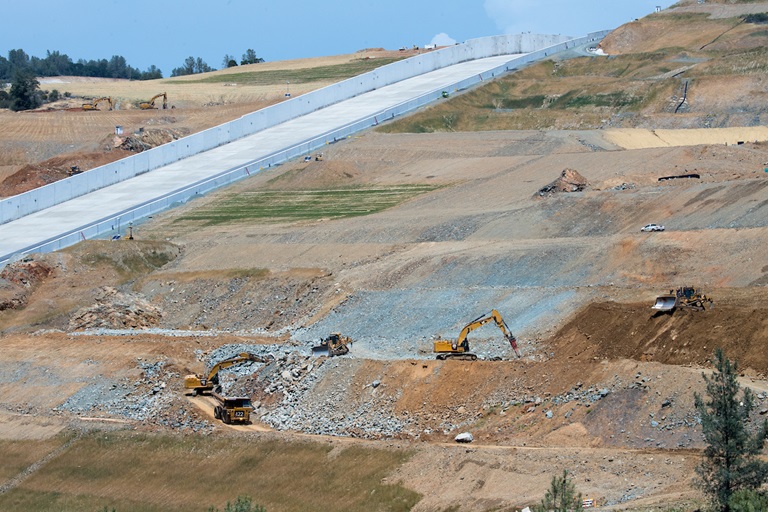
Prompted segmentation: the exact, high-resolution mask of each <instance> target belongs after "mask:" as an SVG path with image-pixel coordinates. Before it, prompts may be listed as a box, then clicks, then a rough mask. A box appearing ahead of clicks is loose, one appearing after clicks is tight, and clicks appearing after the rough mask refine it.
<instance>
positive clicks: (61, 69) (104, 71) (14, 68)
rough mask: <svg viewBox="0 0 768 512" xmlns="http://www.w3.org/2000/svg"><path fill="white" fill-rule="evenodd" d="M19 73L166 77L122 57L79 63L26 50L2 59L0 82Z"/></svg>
mask: <svg viewBox="0 0 768 512" xmlns="http://www.w3.org/2000/svg"><path fill="white" fill-rule="evenodd" d="M16 73H24V74H27V75H33V76H88V77H99V78H126V79H128V80H154V79H156V78H163V73H162V71H160V70H159V69H158V68H157V67H156V66H155V65H154V64H153V65H152V66H150V67H149V68H148V69H147V70H146V71H140V70H139V69H137V68H134V67H131V66H129V65H128V63H127V62H126V60H125V57H123V56H121V55H113V56H112V58H110V59H109V60H107V59H99V60H85V59H79V60H78V61H77V62H75V61H73V60H72V58H71V57H70V56H69V55H67V54H66V53H60V52H58V51H53V52H52V51H50V50H48V51H47V52H46V56H45V57H44V58H40V57H35V56H30V55H28V54H27V53H26V52H25V51H24V50H22V49H15V50H9V51H8V57H7V58H6V57H3V56H0V80H12V79H13V78H14V77H15V76H16Z"/></svg>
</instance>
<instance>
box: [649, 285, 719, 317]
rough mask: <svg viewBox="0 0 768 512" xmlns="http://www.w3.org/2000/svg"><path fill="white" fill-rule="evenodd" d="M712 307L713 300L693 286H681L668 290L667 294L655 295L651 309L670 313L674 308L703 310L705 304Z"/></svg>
mask: <svg viewBox="0 0 768 512" xmlns="http://www.w3.org/2000/svg"><path fill="white" fill-rule="evenodd" d="M707 303H709V306H710V307H712V305H713V304H714V302H713V301H712V299H711V298H709V297H707V296H706V295H704V294H703V293H701V292H700V291H699V290H698V289H697V288H695V287H693V286H681V287H680V288H678V289H677V290H669V293H668V294H665V295H659V296H658V297H656V301H655V302H654V304H653V306H651V309H655V310H656V311H660V312H662V313H672V312H673V311H674V310H675V309H678V308H684V309H689V310H693V311H704V310H705V309H706V305H707Z"/></svg>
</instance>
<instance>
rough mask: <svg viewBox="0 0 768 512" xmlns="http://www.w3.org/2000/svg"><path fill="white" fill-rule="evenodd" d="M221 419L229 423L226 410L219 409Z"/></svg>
mask: <svg viewBox="0 0 768 512" xmlns="http://www.w3.org/2000/svg"><path fill="white" fill-rule="evenodd" d="M221 421H223V422H224V423H226V424H227V425H229V423H230V418H229V413H228V412H227V411H221Z"/></svg>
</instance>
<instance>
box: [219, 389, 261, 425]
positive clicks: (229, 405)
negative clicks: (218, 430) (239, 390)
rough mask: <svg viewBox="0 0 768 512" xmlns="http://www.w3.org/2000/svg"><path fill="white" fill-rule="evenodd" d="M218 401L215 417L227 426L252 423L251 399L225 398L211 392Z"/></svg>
mask: <svg viewBox="0 0 768 512" xmlns="http://www.w3.org/2000/svg"><path fill="white" fill-rule="evenodd" d="M211 396H212V397H213V398H214V399H215V400H216V407H214V409H213V416H214V418H216V419H217V420H221V421H223V422H224V423H226V424H227V425H229V424H230V423H250V422H251V412H252V411H253V405H251V399H250V398H248V397H245V396H225V395H222V394H221V393H218V392H216V391H212V392H211Z"/></svg>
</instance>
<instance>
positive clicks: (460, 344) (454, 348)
mask: <svg viewBox="0 0 768 512" xmlns="http://www.w3.org/2000/svg"><path fill="white" fill-rule="evenodd" d="M491 320H493V321H494V322H496V325H497V326H498V327H499V329H501V332H502V333H503V334H504V337H505V338H507V341H509V344H510V345H511V346H512V350H514V351H515V355H516V356H517V357H520V351H519V350H518V349H517V338H515V336H514V334H512V332H511V331H510V330H509V327H508V326H507V323H506V322H505V321H504V319H503V318H502V317H501V314H500V313H499V312H498V311H496V310H495V309H494V310H492V311H491V312H490V313H489V314H487V315H480V316H479V317H477V318H475V319H474V320H472V321H471V322H469V323H468V324H467V325H465V326H464V328H463V329H461V332H460V333H459V337H458V338H457V339H456V340H443V339H438V340H436V341H435V343H434V348H433V352H434V353H436V354H437V359H440V360H445V359H460V360H464V361H476V360H477V355H476V354H473V353H471V352H470V351H469V340H468V339H467V335H468V334H469V333H470V332H472V331H474V330H475V329H477V328H478V327H482V326H483V325H485V324H487V323H488V322H490V321H491Z"/></svg>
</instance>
